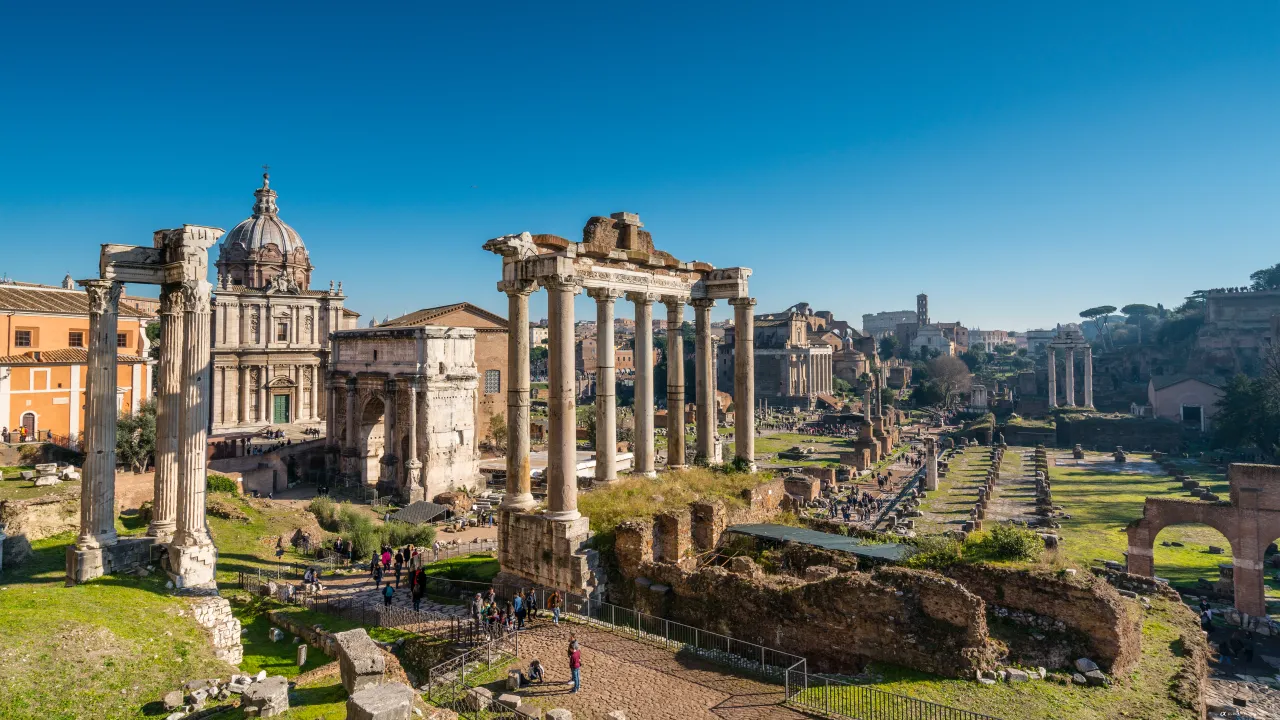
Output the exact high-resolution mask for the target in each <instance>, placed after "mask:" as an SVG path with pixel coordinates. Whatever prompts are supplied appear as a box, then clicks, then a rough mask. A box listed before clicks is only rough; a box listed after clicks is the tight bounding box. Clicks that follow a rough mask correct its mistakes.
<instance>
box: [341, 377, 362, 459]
mask: <svg viewBox="0 0 1280 720" xmlns="http://www.w3.org/2000/svg"><path fill="white" fill-rule="evenodd" d="M357 427H358V426H357V424H356V379H355V378H354V377H349V378H347V439H346V442H345V443H343V447H342V457H344V458H346V460H344V461H343V462H342V471H343V472H344V473H346V474H348V475H350V476H353V477H354V478H357V479H358V478H359V477H360V469H359V467H358V466H357V465H356V463H357V460H356V458H357V457H358V456H359V455H360V440H359V439H358V438H357V437H356V428H357Z"/></svg>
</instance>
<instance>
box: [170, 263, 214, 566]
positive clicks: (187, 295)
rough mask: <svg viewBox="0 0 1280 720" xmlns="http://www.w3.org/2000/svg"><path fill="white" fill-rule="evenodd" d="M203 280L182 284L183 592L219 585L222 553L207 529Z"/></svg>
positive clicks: (174, 548) (177, 561) (176, 545)
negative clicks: (217, 577) (216, 580)
mask: <svg viewBox="0 0 1280 720" xmlns="http://www.w3.org/2000/svg"><path fill="white" fill-rule="evenodd" d="M211 290H212V286H211V285H209V283H208V282H207V281H206V280H204V279H196V280H188V281H186V282H184V283H183V317H182V319H183V323H182V344H183V348H182V380H183V383H182V393H183V400H182V414H181V415H180V416H179V420H178V452H179V458H178V463H179V468H180V472H179V475H178V518H177V529H176V530H175V532H174V536H173V543H172V545H171V546H170V553H169V562H170V566H171V569H172V570H173V571H174V573H175V574H176V575H177V576H178V581H179V582H178V584H179V586H180V587H192V586H204V585H208V584H209V583H212V582H213V581H214V570H215V566H216V561H217V550H215V549H214V547H213V542H212V540H211V539H210V537H209V530H208V527H207V526H206V524H205V485H206V483H207V482H208V478H207V472H206V467H205V463H206V459H207V457H208V455H207V452H206V448H207V446H208V425H207V421H208V417H209V379H210V378H209V371H210V363H209V293H210V291H211Z"/></svg>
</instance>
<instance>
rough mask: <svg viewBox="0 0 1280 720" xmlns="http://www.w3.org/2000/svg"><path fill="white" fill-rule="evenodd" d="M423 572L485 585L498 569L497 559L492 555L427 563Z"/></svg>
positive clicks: (477, 555) (490, 580) (469, 556)
mask: <svg viewBox="0 0 1280 720" xmlns="http://www.w3.org/2000/svg"><path fill="white" fill-rule="evenodd" d="M423 570H424V571H425V572H426V573H427V574H428V575H434V576H436V577H443V578H449V579H450V580H469V581H471V582H482V583H487V582H492V581H493V577H494V576H495V575H497V574H498V570H499V567H498V558H496V557H494V556H492V555H485V554H476V555H468V556H466V557H456V558H450V559H448V560H441V561H439V562H434V563H429V564H427V565H424V566H423Z"/></svg>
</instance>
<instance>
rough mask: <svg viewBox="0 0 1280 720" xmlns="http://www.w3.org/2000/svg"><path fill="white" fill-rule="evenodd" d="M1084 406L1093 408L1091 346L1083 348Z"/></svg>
mask: <svg viewBox="0 0 1280 720" xmlns="http://www.w3.org/2000/svg"><path fill="white" fill-rule="evenodd" d="M1084 406H1085V407H1087V408H1091V409H1092V408H1093V348H1092V347H1086V348H1085V349H1084Z"/></svg>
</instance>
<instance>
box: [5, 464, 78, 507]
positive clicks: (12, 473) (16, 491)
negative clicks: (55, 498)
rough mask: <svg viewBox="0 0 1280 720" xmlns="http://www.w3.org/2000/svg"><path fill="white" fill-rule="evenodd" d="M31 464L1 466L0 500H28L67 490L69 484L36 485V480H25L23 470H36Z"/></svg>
mask: <svg viewBox="0 0 1280 720" xmlns="http://www.w3.org/2000/svg"><path fill="white" fill-rule="evenodd" d="M34 469H35V467H34V466H31V465H6V466H4V467H0V500H26V499H28V498H34V497H44V496H45V495H53V494H54V493H60V492H64V491H66V490H67V484H64V483H59V484H57V485H46V486H44V487H36V483H35V481H34V480H23V479H22V474H21V473H22V471H24V470H34Z"/></svg>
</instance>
